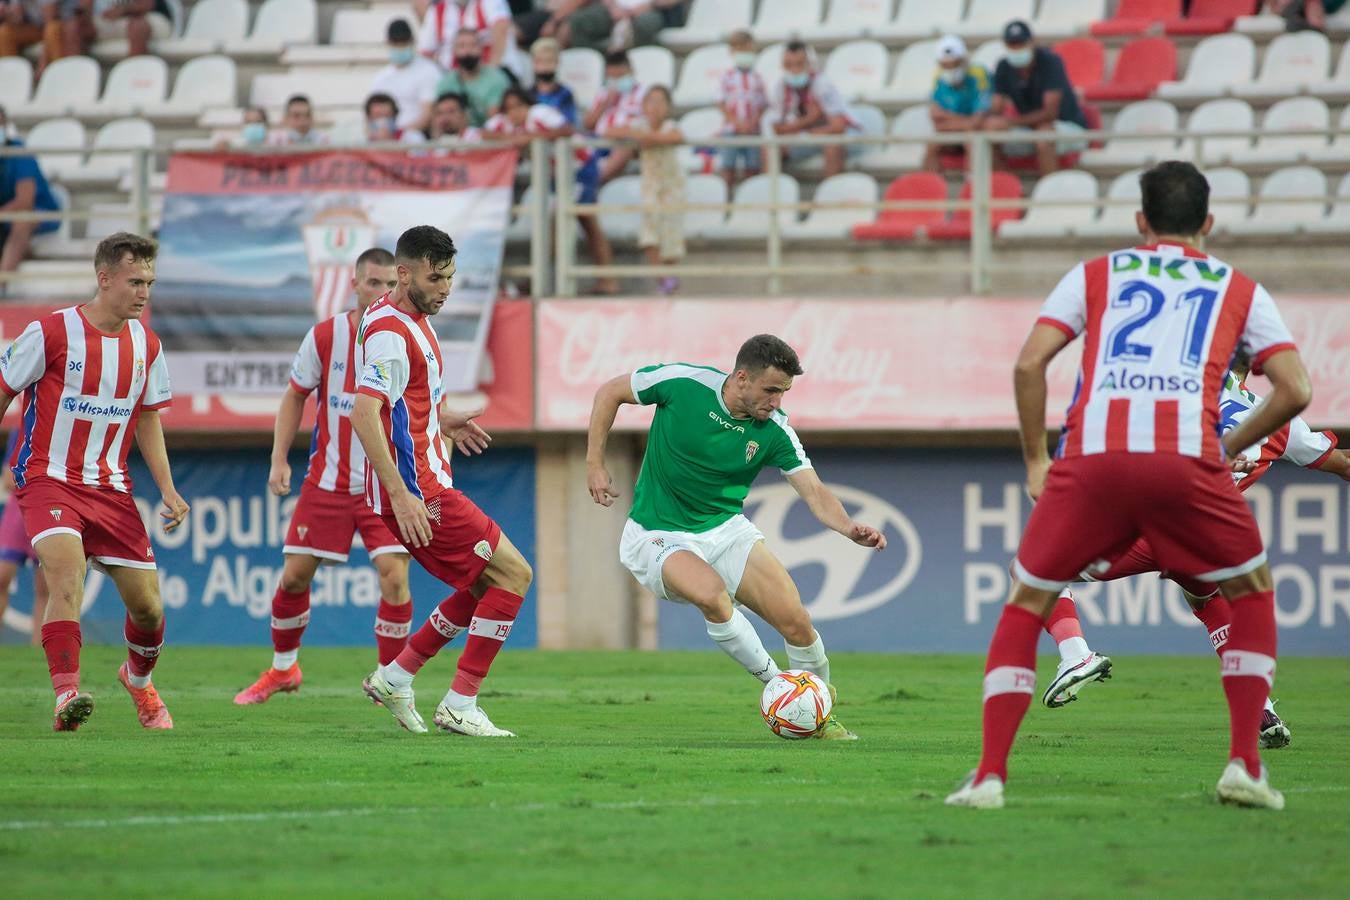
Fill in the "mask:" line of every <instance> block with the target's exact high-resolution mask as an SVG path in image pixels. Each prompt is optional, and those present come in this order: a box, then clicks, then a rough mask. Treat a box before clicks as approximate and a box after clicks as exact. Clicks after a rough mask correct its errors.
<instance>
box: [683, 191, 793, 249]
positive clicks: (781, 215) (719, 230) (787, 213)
mask: <svg viewBox="0 0 1350 900" xmlns="http://www.w3.org/2000/svg"><path fill="white" fill-rule="evenodd" d="M771 184H772V182H771V181H770V179H769V176H768V175H755V176H754V177H752V178H747V179H745V181H742V182H741V183H740V184H739V185H737V186H736V196H735V198H734V199H733V201H732V203H733V204H734V205H733V206H732V209H731V216H730V217H728V219H727V220H726V222H724V223H723V224H722V225H720V226H717V227H715V228H708V229H706V230H705V231H704V232H703V236H704V237H706V238H710V239H713V240H727V239H731V240H736V239H747V240H759V241H763V240H764V235H765V233H766V232H767V231H768V227H769V213H768V211H767V210H751V209H742V207H744V206H750V205H753V204H760V205H763V204H766V203H768V202H769V187H770V185H771ZM800 198H801V187H800V186H799V185H798V184H797V179H795V178H793V177H792V176H791V175H779V176H778V202H779V203H797V202H798V201H799V200H800ZM796 218H797V211H796V210H793V209H784V210H779V212H778V221H779V223H780V225H781V226H783V227H786V226H787V225H788V223H790V222H792V221H793V220H795V219H796Z"/></svg>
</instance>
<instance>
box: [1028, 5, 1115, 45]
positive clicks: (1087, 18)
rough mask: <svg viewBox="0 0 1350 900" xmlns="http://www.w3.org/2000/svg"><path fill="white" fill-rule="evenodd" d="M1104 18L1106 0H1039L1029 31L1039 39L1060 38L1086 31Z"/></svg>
mask: <svg viewBox="0 0 1350 900" xmlns="http://www.w3.org/2000/svg"><path fill="white" fill-rule="evenodd" d="M1105 18H1106V0H1041V8H1040V10H1039V11H1038V12H1037V13H1036V18H1035V19H1033V20H1032V22H1031V33H1032V34H1034V35H1036V37H1037V38H1039V39H1041V40H1060V39H1062V38H1067V37H1073V36H1074V35H1077V34H1081V33H1084V32H1086V31H1087V29H1088V26H1089V25H1091V24H1092V23H1093V22H1098V21H1101V20H1102V19H1105Z"/></svg>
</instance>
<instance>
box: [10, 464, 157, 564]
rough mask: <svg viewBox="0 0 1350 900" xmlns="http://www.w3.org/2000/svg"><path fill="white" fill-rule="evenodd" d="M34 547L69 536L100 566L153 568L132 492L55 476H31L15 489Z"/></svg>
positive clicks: (149, 547) (152, 553)
mask: <svg viewBox="0 0 1350 900" xmlns="http://www.w3.org/2000/svg"><path fill="white" fill-rule="evenodd" d="M15 496H16V497H18V499H19V509H20V510H22V511H23V524H24V527H25V528H27V529H28V533H29V534H30V535H32V537H33V546H34V547H36V546H37V545H38V542H39V541H41V540H42V539H43V538H47V537H51V536H52V535H55V534H73V535H74V536H75V537H77V538H79V539H80V542H81V543H82V544H84V555H85V556H87V557H89V558H90V559H92V560H94V561H95V562H98V563H100V564H102V565H103V566H126V567H128V568H131V569H154V568H155V550H154V548H153V547H151V546H150V535H148V534H147V533H146V531H145V523H144V522H142V521H141V514H140V513H139V512H138V511H137V510H136V501H135V500H133V499H132V497H131V495H130V494H126V493H123V492H122V491H113V490H107V489H103V488H94V487H89V486H88V485H83V484H68V483H66V482H64V481H57V480H56V479H55V478H33V479H30V480H29V481H28V482H27V483H26V484H24V486H23V487H21V488H19V490H18V491H17V492H16V493H15Z"/></svg>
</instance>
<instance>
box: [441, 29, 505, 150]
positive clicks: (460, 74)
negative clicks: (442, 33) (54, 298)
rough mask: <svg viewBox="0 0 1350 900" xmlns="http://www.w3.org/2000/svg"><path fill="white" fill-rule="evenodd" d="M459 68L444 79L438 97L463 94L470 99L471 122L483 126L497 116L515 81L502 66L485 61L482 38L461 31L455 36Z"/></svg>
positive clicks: (466, 31) (456, 62)
mask: <svg viewBox="0 0 1350 900" xmlns="http://www.w3.org/2000/svg"><path fill="white" fill-rule="evenodd" d="M454 46H455V67H454V69H452V70H451V71H449V72H447V73H445V74H444V75H443V76H441V80H440V83H438V84H437V85H436V96H438V97H439V96H440V95H442V94H463V95H464V96H466V97H468V98H469V119H470V121H472V122H473V124H475V125H478V126H482V125H483V124H484V123H486V122H487V120H488V119H490V118H492V117H493V116H494V115H496V114H497V111H498V109H499V108H500V107H501V105H502V96H503V95H504V94H505V93H506V89H507V88H509V87H511V78H510V76H508V75H507V74H506V72H505V71H503V70H502V69H501V68H499V67H498V66H494V65H491V64H488V63H485V62H483V58H482V56H481V55H480V52H481V43H480V42H479V39H478V35H477V34H475V33H474V32H472V31H468V30H467V29H463V28H461V29H460V30H459V33H458V34H456V35H455V45H454Z"/></svg>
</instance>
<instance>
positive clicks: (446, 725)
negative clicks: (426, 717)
mask: <svg viewBox="0 0 1350 900" xmlns="http://www.w3.org/2000/svg"><path fill="white" fill-rule="evenodd" d="M431 720H432V721H433V722H435V723H436V727H437V728H439V729H440V730H441V731H453V732H454V733H455V734H467V735H469V736H470V737H515V736H516V735H515V732H512V731H507V730H506V729H505V728H498V727H497V726H496V725H493V724H492V720H491V719H489V718H488V717H487V713H485V712H483V709H482V707H480V706H476V705H475V706H474V707H473V708H472V709H466V710H455V709H451V708H450V707H448V706H446V705H445V704H444V703H442V704H440V705H439V706H437V707H436V715H434V716H432V719H431Z"/></svg>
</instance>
